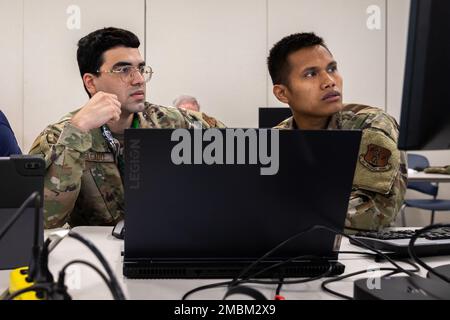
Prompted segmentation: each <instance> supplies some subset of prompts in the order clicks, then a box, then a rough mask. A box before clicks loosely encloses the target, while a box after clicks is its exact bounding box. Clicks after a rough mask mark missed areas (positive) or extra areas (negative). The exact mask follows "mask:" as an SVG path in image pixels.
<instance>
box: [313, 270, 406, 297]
mask: <svg viewBox="0 0 450 320" xmlns="http://www.w3.org/2000/svg"><path fill="white" fill-rule="evenodd" d="M378 270H379V271H395V272H398V269H395V268H380V269H378ZM368 271H369V270H361V271H356V272H353V273H349V274H346V275H343V276H340V277H336V278H332V279H329V280H325V281H324V282H322V284H321V285H320V286H321V288H322V289H323V290H324V291H326V292H328V293H331V294H333V295H335V296H338V297H340V298H343V299H346V300H353V297H349V296H347V295H345V294H342V293H339V292H337V291H334V290H331V289H330V288H328V287H327V285H328V284H330V283H333V282H338V281H341V280H344V279H347V278H350V277H354V276H357V275H359V274H363V273H366V272H368Z"/></svg>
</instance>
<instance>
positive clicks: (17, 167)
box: [0, 155, 45, 270]
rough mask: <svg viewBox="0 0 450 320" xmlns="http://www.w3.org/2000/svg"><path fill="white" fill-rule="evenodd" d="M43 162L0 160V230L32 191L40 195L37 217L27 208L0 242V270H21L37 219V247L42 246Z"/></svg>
mask: <svg viewBox="0 0 450 320" xmlns="http://www.w3.org/2000/svg"><path fill="white" fill-rule="evenodd" d="M44 175H45V161H44V160H43V159H41V158H38V157H34V156H25V155H23V156H12V157H10V158H0V176H1V177H2V179H1V182H0V229H3V227H4V226H5V225H6V224H7V223H8V222H9V221H10V220H11V218H12V217H13V216H14V214H15V212H16V211H17V209H18V208H19V207H20V206H21V205H22V203H23V202H24V201H25V200H27V198H28V197H29V196H30V195H31V194H32V193H34V192H38V193H39V195H40V215H39V217H35V209H34V208H33V207H32V206H30V207H28V208H26V209H25V210H24V212H23V214H22V215H21V216H20V217H19V218H18V220H17V221H15V223H14V224H13V225H11V228H10V229H9V230H8V232H7V233H6V234H5V235H4V236H3V238H2V239H1V240H0V270H1V269H14V268H18V267H23V266H25V265H28V264H29V263H30V259H31V253H32V246H33V243H34V236H35V219H38V220H37V226H38V229H39V231H38V234H37V235H36V236H37V240H38V244H39V245H42V243H43V238H44V232H43V229H44V227H43V215H42V207H43V198H44V197H43V191H44Z"/></svg>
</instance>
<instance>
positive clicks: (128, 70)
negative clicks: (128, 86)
mask: <svg viewBox="0 0 450 320" xmlns="http://www.w3.org/2000/svg"><path fill="white" fill-rule="evenodd" d="M97 72H98V73H111V74H116V75H119V77H120V79H122V81H123V82H131V81H132V80H133V79H134V77H135V76H136V72H139V74H140V75H141V77H142V78H144V81H145V82H148V81H150V79H151V78H152V75H153V70H152V67H150V66H140V67H134V66H121V67H117V68H114V69H112V70H106V71H100V70H97Z"/></svg>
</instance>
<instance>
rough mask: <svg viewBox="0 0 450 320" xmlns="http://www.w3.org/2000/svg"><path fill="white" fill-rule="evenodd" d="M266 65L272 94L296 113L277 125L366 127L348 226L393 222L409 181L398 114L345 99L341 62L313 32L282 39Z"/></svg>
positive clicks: (372, 226) (371, 226)
mask: <svg viewBox="0 0 450 320" xmlns="http://www.w3.org/2000/svg"><path fill="white" fill-rule="evenodd" d="M268 66H269V72H270V75H271V77H272V81H273V84H274V87H273V93H274V95H275V96H276V97H277V99H278V100H280V101H281V102H283V103H286V104H288V105H289V106H290V108H291V110H292V113H293V117H291V118H289V119H287V120H285V121H283V122H282V123H280V124H279V125H278V126H277V127H276V128H278V129H288V130H289V129H291V130H292V129H307V130H321V129H332V130H355V129H357V130H362V133H363V134H362V140H361V145H360V149H359V156H358V159H357V165H356V171H355V176H354V180H353V189H352V192H351V196H350V201H349V207H348V213H347V220H346V227H347V228H349V229H351V228H354V229H364V230H374V229H379V228H382V227H385V226H389V225H390V224H391V222H392V221H393V220H394V219H395V217H396V215H397V213H398V212H399V210H400V208H401V206H402V204H403V199H404V195H405V191H406V185H407V164H406V156H405V153H404V152H401V151H399V150H398V149H397V140H398V124H397V123H396V121H395V119H393V118H392V117H391V116H389V115H388V114H386V113H385V112H383V111H382V110H380V109H378V108H373V107H369V106H365V105H359V104H347V105H344V104H343V103H342V78H341V76H340V74H339V72H338V70H337V63H336V61H334V59H333V56H332V54H331V53H330V51H329V50H328V48H327V47H326V45H325V44H324V42H323V40H322V39H321V38H319V37H317V36H316V35H315V34H313V33H301V34H293V35H290V36H287V37H285V38H284V39H282V40H281V41H280V42H278V43H277V44H276V45H275V46H274V47H273V48H272V50H271V52H270V55H269V58H268ZM336 170H339V169H338V168H336Z"/></svg>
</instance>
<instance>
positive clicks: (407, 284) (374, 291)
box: [353, 276, 450, 300]
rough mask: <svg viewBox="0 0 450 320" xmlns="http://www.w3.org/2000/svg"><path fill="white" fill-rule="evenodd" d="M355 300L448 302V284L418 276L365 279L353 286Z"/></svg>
mask: <svg viewBox="0 0 450 320" xmlns="http://www.w3.org/2000/svg"><path fill="white" fill-rule="evenodd" d="M353 297H354V299H356V300H449V299H450V284H449V283H446V282H444V281H442V280H438V279H427V278H422V277H419V276H410V277H389V278H374V279H371V278H365V279H359V280H356V281H355V282H354V285H353Z"/></svg>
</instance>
